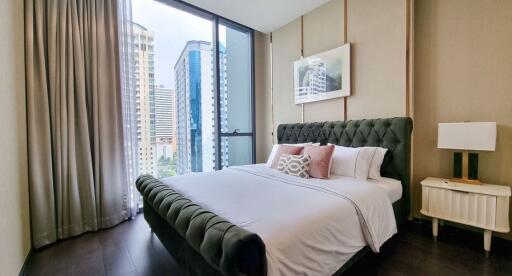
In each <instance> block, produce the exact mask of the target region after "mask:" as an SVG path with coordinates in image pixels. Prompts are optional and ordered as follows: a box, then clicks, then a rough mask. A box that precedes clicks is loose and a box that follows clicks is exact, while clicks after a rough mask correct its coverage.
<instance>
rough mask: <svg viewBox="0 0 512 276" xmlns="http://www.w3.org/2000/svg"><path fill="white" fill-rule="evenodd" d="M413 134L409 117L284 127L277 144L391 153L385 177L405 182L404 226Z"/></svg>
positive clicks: (401, 213)
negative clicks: (360, 149) (308, 143)
mask: <svg viewBox="0 0 512 276" xmlns="http://www.w3.org/2000/svg"><path fill="white" fill-rule="evenodd" d="M411 132H412V120H411V118H409V117H397V118H385V119H365V120H350V121H334V122H320V123H302V124H281V125H279V126H278V127H277V142H278V143H279V144H282V143H286V144H296V143H305V142H313V143H320V144H322V145H325V144H327V143H331V144H335V145H340V146H345V147H365V146H368V147H383V148H387V149H389V150H388V152H387V153H386V157H385V158H384V162H383V163H382V167H381V174H382V176H385V177H390V178H394V179H398V180H400V181H401V182H402V186H403V193H402V198H401V199H400V200H399V201H398V202H397V204H396V206H398V207H397V208H395V212H396V216H397V221H399V222H403V221H404V220H405V219H407V217H408V216H409V209H410V199H409V198H410V189H409V187H410V169H411ZM397 209H398V210H397Z"/></svg>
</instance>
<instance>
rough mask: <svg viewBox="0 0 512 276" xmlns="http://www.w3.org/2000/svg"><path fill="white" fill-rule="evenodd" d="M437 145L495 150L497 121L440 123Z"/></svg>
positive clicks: (460, 148) (442, 147) (451, 147)
mask: <svg viewBox="0 0 512 276" xmlns="http://www.w3.org/2000/svg"><path fill="white" fill-rule="evenodd" d="M437 147H438V148H440V149H458V150H485V151H494V150H495V149H496V122H469V123H439V128H438V133H437Z"/></svg>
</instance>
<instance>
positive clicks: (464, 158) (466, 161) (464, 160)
mask: <svg viewBox="0 0 512 276" xmlns="http://www.w3.org/2000/svg"><path fill="white" fill-rule="evenodd" d="M468 170H469V152H468V151H467V150H465V151H463V152H462V179H463V180H468V179H469V177H468V176H469V173H468Z"/></svg>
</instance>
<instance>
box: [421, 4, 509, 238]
mask: <svg viewBox="0 0 512 276" xmlns="http://www.w3.org/2000/svg"><path fill="white" fill-rule="evenodd" d="M415 5H416V9H415V16H416V22H415V88H414V97H415V101H414V112H415V134H414V135H415V139H414V148H415V150H414V156H413V158H414V168H415V169H414V179H413V180H414V190H413V214H414V216H416V217H422V216H421V215H420V213H419V209H420V204H421V189H420V184H419V182H420V181H421V180H422V179H424V178H425V177H428V176H444V177H450V176H451V174H452V173H451V172H452V168H453V164H452V152H451V151H448V150H438V149H437V148H436V144H437V123H438V122H457V121H467V120H469V121H496V122H497V123H498V139H497V146H496V151H495V152H482V153H480V154H479V159H480V160H479V165H480V168H479V175H480V179H481V180H483V181H485V182H488V183H495V184H502V185H512V51H511V49H512V13H511V11H512V1H509V0H473V1H466V0H449V1H447V0H416V3H415ZM502 236H504V237H506V238H509V239H512V234H510V233H509V234H507V235H502Z"/></svg>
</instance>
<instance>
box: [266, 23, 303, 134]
mask: <svg viewBox="0 0 512 276" xmlns="http://www.w3.org/2000/svg"><path fill="white" fill-rule="evenodd" d="M272 49H273V54H272V57H273V74H274V78H273V82H274V107H273V112H274V122H275V125H274V127H275V128H277V126H278V125H279V124H282V123H297V122H300V121H301V107H300V105H295V103H294V97H293V62H294V61H296V60H298V59H300V18H299V19H296V20H294V21H293V22H291V23H289V24H288V25H286V26H284V27H282V28H281V29H279V30H277V31H275V32H273V33H272Z"/></svg>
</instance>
